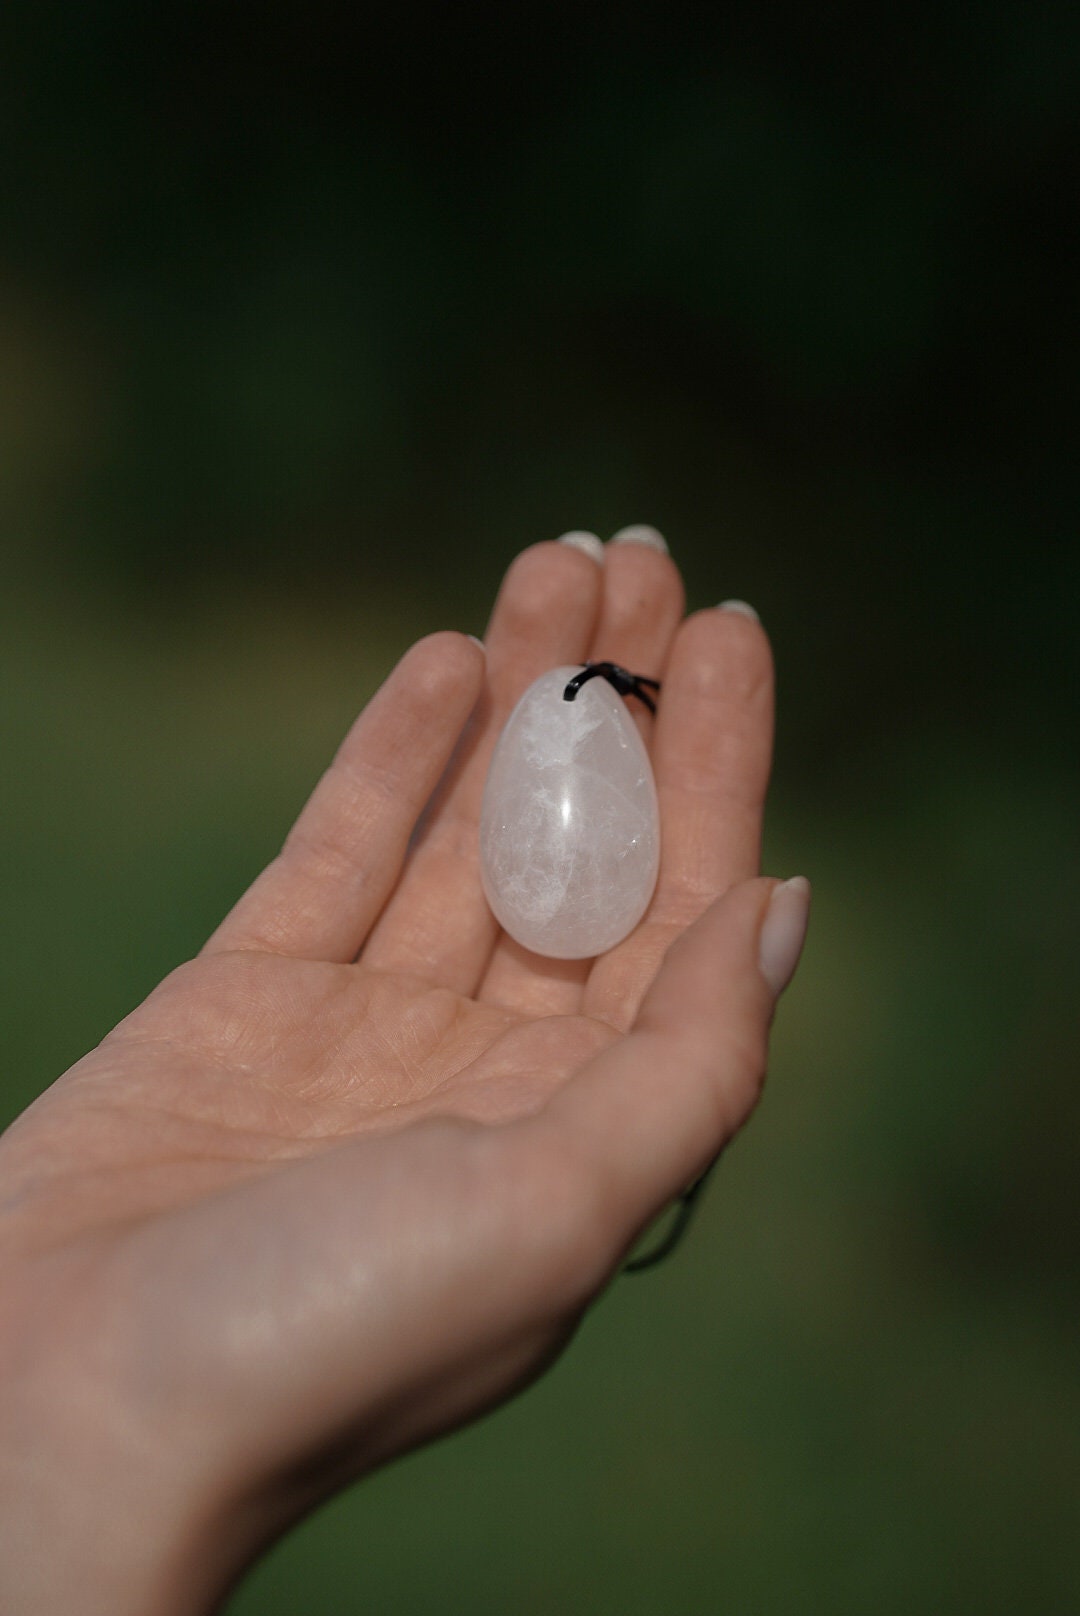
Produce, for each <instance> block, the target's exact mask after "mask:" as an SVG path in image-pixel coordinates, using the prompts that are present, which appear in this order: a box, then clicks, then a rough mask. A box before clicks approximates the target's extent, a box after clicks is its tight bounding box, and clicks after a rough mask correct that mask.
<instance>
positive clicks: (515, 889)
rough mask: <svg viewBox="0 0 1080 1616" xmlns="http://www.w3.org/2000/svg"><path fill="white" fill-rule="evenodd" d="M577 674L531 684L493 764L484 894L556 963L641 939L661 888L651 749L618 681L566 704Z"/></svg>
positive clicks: (483, 832) (485, 820) (585, 689)
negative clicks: (633, 935)
mask: <svg viewBox="0 0 1080 1616" xmlns="http://www.w3.org/2000/svg"><path fill="white" fill-rule="evenodd" d="M579 671H580V664H579V665H578V666H577V667H566V668H553V669H552V670H551V672H550V673H545V674H542V675H541V677H540V678H539V679H537V680H536V682H535V684H532V685H530V686H529V688H528V690H526V692H525V694H524V695H523V696H522V698H521V700H520V701H519V702H518V704H517V706H516V707H515V708H514V710H513V712H512V713H511V715H510V717H509V719H508V720H507V723H506V728H505V729H504V730H503V732H502V735H501V736H500V737H499V742H498V745H497V746H496V748H495V754H494V756H493V757H492V760H491V768H490V770H489V772H488V778H487V785H486V786H485V788H484V801H483V806H482V809H481V814H480V868H481V873H482V878H483V883H484V891H485V893H486V894H487V900H488V902H489V903H490V905H491V907H492V910H493V911H494V914H495V917H496V919H497V920H498V922H499V924H500V925H501V926H502V927H503V929H504V930H505V931H508V932H509V933H510V936H511V937H513V938H515V939H516V940H517V941H518V942H519V943H521V944H523V946H524V947H525V948H530V949H532V950H533V951H534V952H535V953H537V954H547V955H549V956H551V957H552V958H554V959H588V958H590V957H591V956H592V955H594V954H601V953H603V952H604V950H605V949H608V948H611V947H613V946H614V944H616V943H618V942H621V941H622V939H623V938H624V937H625V936H627V934H628V933H629V932H631V931H632V930H633V929H634V927H635V926H636V925H637V923H638V921H639V920H640V919H641V917H642V915H643V914H644V913H645V910H646V908H647V906H648V903H649V899H650V898H651V897H652V892H653V887H654V886H655V885H656V872H657V869H658V866H659V862H660V811H659V807H658V804H657V800H656V784H655V781H654V780H653V772H652V766H651V764H650V763H649V755H648V753H647V752H646V750H645V745H644V742H643V741H642V739H641V736H640V734H639V733H638V730H637V727H636V725H635V724H634V721H633V719H632V718H631V716H630V713H629V711H628V710H627V707H626V704H625V702H624V701H623V699H622V697H621V696H619V695H618V694H617V693H616V692H615V690H613V689H612V687H611V685H609V684H608V682H607V680H606V679H603V678H594V679H590V680H589V681H588V683H586V684H584V685H582V686H581V688H580V689H579V691H578V693H577V696H576V697H575V699H574V700H573V701H564V700H563V691H564V690H565V688H566V684H567V681H568V680H569V679H571V678H572V677H573V676H574V674H575V673H578V672H579Z"/></svg>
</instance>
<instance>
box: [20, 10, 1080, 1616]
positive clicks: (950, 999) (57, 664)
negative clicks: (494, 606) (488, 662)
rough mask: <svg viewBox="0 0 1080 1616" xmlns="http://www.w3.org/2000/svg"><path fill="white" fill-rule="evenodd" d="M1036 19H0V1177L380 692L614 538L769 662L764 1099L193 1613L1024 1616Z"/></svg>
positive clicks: (1043, 340) (1070, 1383)
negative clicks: (633, 1229)
mask: <svg viewBox="0 0 1080 1616" xmlns="http://www.w3.org/2000/svg"><path fill="white" fill-rule="evenodd" d="M1078 66H1080V13H1078V12H1077V9H1076V8H1075V7H1071V8H1066V7H1065V6H1061V7H1059V8H1056V9H1055V8H1053V7H1035V6H1031V5H1026V4H1019V3H1016V4H1012V3H989V4H986V5H983V6H977V7H972V6H968V5H962V4H959V3H958V0H942V3H941V4H938V5H936V6H934V7H933V8H929V7H928V8H925V9H919V8H910V7H901V6H899V5H891V4H890V5H885V6H880V7H875V8H869V7H865V6H855V5H833V6H825V7H815V8H807V7H796V6H789V5H758V6H750V5H746V4H736V5H734V6H731V7H726V8H723V10H721V9H720V8H716V10H715V13H713V14H709V15H703V14H702V13H701V12H700V11H699V9H698V8H696V7H695V8H690V7H687V6H681V7H680V6H679V5H659V4H634V3H632V0H623V3H621V4H618V5H614V4H610V5H590V4H578V5H574V6H566V5H562V4H557V3H548V4H543V5H540V4H535V3H532V0H517V3H516V4H515V5H514V6H513V7H509V6H505V5H502V6H497V5H495V4H487V3H462V4H459V5H456V6H452V7H451V6H443V7H434V6H416V5H413V6H409V5H406V6H404V7H399V8H397V9H396V10H391V8H389V7H382V8H378V9H376V8H368V7H350V6H346V5H342V4H337V5H334V4H326V3H312V4H308V5H306V6H303V7H301V6H298V5H285V4H276V3H266V4H263V5H261V6H260V7H258V8H246V7H218V6H210V5H200V4H186V5H180V4H168V3H162V4H157V5H154V6H152V7H151V6H148V5H145V4H144V5H139V4H134V3H119V0H118V3H111V4H110V3H105V0H94V3H86V4H82V5H79V6H75V5H56V4H50V3H48V0H34V3H32V4H31V3H25V0H8V3H7V4H6V6H5V7H4V11H3V15H2V20H0V128H2V129H3V135H4V142H3V150H4V176H3V183H2V187H0V544H2V566H3V582H2V599H0V667H2V685H0V711H2V715H3V722H2V737H3V741H2V744H3V758H4V764H3V778H4V786H3V791H2V814H3V847H4V853H5V857H4V866H3V904H4V913H5V926H4V931H5V934H6V957H5V968H4V970H3V972H2V975H0V1014H2V1018H3V1035H2V1037H3V1050H4V1056H5V1059H4V1064H3V1074H2V1077H0V1104H2V1110H3V1119H4V1120H7V1119H8V1118H10V1117H11V1116H12V1115H14V1114H15V1113H16V1112H17V1111H18V1110H19V1109H20V1108H21V1107H22V1106H23V1105H24V1104H26V1103H27V1102H28V1101H29V1100H30V1099H31V1098H32V1096H33V1095H34V1094H35V1093H37V1092H38V1091H39V1090H40V1089H41V1088H43V1087H44V1086H45V1085H46V1084H47V1083H48V1082H50V1081H51V1079H52V1078H53V1077H54V1076H55V1075H56V1074H57V1073H58V1072H59V1071H60V1070H62V1069H63V1068H64V1067H65V1066H66V1065H67V1064H69V1063H70V1062H71V1061H72V1060H74V1059H75V1058H76V1057H77V1056H79V1055H80V1054H81V1053H82V1052H83V1051H84V1050H85V1049H86V1048H87V1047H88V1046H90V1045H91V1044H92V1043H94V1042H95V1041H96V1040H97V1039H98V1038H99V1037H100V1036H101V1035H102V1034H103V1033H104V1032H105V1031H106V1030H107V1029H108V1028H109V1026H110V1025H111V1024H112V1023H113V1022H114V1021H115V1020H116V1019H118V1018H119V1017H120V1016H121V1015H122V1014H123V1013H124V1012H125V1011H126V1010H127V1009H128V1008H129V1007H130V1006H131V1005H132V1004H133V1003H134V1002H135V1001H137V1000H138V999H139V998H140V997H141V996H142V995H143V994H144V993H145V992H146V991H147V990H148V989H149V988H150V987H151V986H152V985H153V984H154V982H155V981H156V980H157V979H158V977H159V976H160V975H161V974H162V973H163V972H164V971H166V970H167V969H168V968H169V967H170V966H172V965H173V964H174V963H176V962H177V961H179V960H180V959H182V958H184V957H185V956H187V955H190V954H191V953H192V952H193V951H194V950H195V949H196V948H197V947H198V946H199V944H200V942H201V941H202V939H203V938H204V936H205V935H206V933H207V931H208V930H209V929H210V928H211V927H212V926H213V925H214V923H215V922H216V920H217V919H218V918H219V917H220V915H221V914H222V913H223V911H224V910H225V909H226V907H227V906H228V905H229V903H230V901H231V900H232V899H233V897H234V896H235V895H236V894H237V893H238V892H239V891H240V889H241V888H242V887H243V885H244V884H245V883H246V881H247V880H248V879H249V878H250V877H251V876H252V875H253V874H254V873H255V871H256V870H257V869H258V868H259V867H260V865H261V864H262V862H263V861H264V860H265V859H266V858H267V856H268V855H270V854H271V853H272V852H273V851H274V850H275V849H276V847H277V845H278V842H279V840H280V838H281V836H282V834H283V832H284V830H285V828H286V826H287V825H288V823H289V820H290V818H291V816H292V815H293V814H294V812H295V810H296V809H297V807H298V805H299V804H300V802H301V801H302V799H303V797H304V795H305V793H306V790H307V789H308V786H309V785H310V783H311V781H312V780H313V779H314V777H315V775H316V773H317V772H318V770H319V769H320V768H321V766H322V765H323V763H324V761H325V760H326V758H327V756H328V754H329V753H330V751H331V749H332V748H333V747H334V745H335V744H336V742H337V740H338V739H339V737H340V735H341V734H342V732H343V731H344V729H345V727H346V726H347V724H348V723H349V721H350V719H351V717H352V716H353V714H354V713H355V711H356V709H357V708H358V706H359V705H360V704H361V703H362V702H363V700H364V699H365V697H366V696H367V695H368V694H369V693H370V691H371V690H372V689H373V688H374V686H375V684H376V683H377V682H378V680H379V679H380V678H381V677H382V676H383V674H384V673H385V672H386V670H387V669H388V668H389V666H390V664H391V663H392V661H393V659H394V658H395V657H396V656H397V655H398V654H399V652H400V651H401V650H402V649H403V648H404V647H405V646H406V645H407V644H408V643H409V642H410V641H411V640H413V639H414V638H416V637H417V636H418V635H420V634H421V633H423V632H425V631H427V630H428V629H431V628H433V627H436V626H444V625H448V626H457V627H460V628H463V629H468V630H473V631H476V630H479V629H481V628H482V626H483V622H484V619H485V615H486V610H487V606H488V603H489V601H490V598H491V595H492V592H493V590H494V588H495V586H496V583H497V581H498V578H499V576H500V574H501V571H502V569H503V567H504V566H505V564H506V563H507V562H508V561H509V559H510V558H511V557H512V555H513V554H514V553H515V552H516V551H517V550H518V549H520V548H521V547H523V546H524V545H525V544H527V543H530V542H532V541H533V540H535V539H538V538H545V537H554V536H555V535H556V534H558V533H559V532H561V531H563V530H564V529H566V528H569V527H589V528H595V529H596V530H597V531H598V532H600V533H601V534H607V533H610V532H611V531H612V530H613V529H614V528H616V527H618V526H621V525H623V524H624V523H627V522H636V521H648V522H653V523H655V524H657V525H658V526H659V527H660V528H661V529H662V530H663V531H664V532H665V533H666V534H667V536H668V539H669V542H670V544H671V547H672V550H673V552H674V554H675V556H676V557H677V559H678V560H679V561H680V562H681V564H682V565H683V568H684V571H685V574H686V577H687V582H688V589H689V594H690V600H691V604H692V605H695V606H697V605H705V604H710V603H713V602H715V601H717V600H719V599H721V598H723V597H726V596H731V595H739V596H743V597H745V598H747V599H749V600H751V601H753V602H754V603H755V605H756V606H757V607H758V609H759V610H760V612H761V614H762V617H763V619H764V621H765V623H766V625H767V626H768V628H769V629H770V631H771V633H772V634H773V637H774V641H775V646H776V653H777V661H778V668H779V679H780V718H779V734H778V742H779V752H778V764H777V771H776V778H775V789H774V793H773V798H772V803H771V813H770V820H769V829H768V859H767V865H768V868H769V869H770V870H774V871H777V872H779V873H783V874H788V873H792V872H794V871H795V870H805V871H806V872H807V873H808V874H809V875H810V876H811V877H812V878H813V880H814V883H815V889H816V909H815V915H814V923H813V928H812V935H811V943H810V947H809V951H808V954H807V957H806V961H805V966H804V969H803V971H802V973H801V975H800V978H799V980H798V982H797V984H796V986H795V987H794V988H793V989H792V991H791V994H790V996H789V999H788V1000H787V1002H786V1003H785V1005H784V1009H783V1013H782V1014H781V1016H780V1019H779V1023H778V1028H777V1034H776V1043H775V1060H774V1066H773V1073H772V1078H771V1084H770V1089H769V1093H768V1097H767V1101H766V1103H765V1105H764V1107H763V1109H762V1111H761V1113H760V1114H759V1117H758V1119H757V1120H756V1121H755V1123H754V1125H753V1127H752V1128H751V1130H750V1131H749V1133H748V1134H747V1136H746V1137H745V1139H743V1140H741V1141H740V1143H739V1144H738V1146H737V1147H736V1148H735V1149H734V1150H733V1151H732V1152H731V1153H730V1155H729V1157H728V1158H727V1159H726V1161H725V1164H724V1167H723V1169H722V1171H721V1172H720V1173H719V1174H718V1175H717V1178H716V1180H715V1182H714V1184H713V1186H712V1188H711V1191H710V1195H709V1198H708V1202H707V1204H706V1206H705V1208H704V1210H703V1212H702V1214H701V1216H700V1221H699V1222H698V1224H697V1226H696V1228H695V1230H694V1233H693V1238H692V1240H691V1241H690V1243H689V1245H688V1246H687V1248H686V1249H685V1251H683V1252H682V1253H680V1255H679V1257H678V1258H677V1259H676V1260H675V1261H674V1262H673V1263H672V1264H671V1266H670V1267H669V1268H667V1269H666V1270H662V1271H659V1272H657V1273H656V1274H655V1275H653V1276H652V1277H650V1278H649V1279H647V1280H646V1279H640V1280H624V1281H622V1282H620V1283H618V1284H617V1285H616V1286H615V1287H614V1289H613V1290H612V1292H611V1293H610V1295H609V1296H608V1297H607V1298H606V1299H605V1301H604V1302H603V1303H602V1305H601V1306H600V1307H599V1308H598V1310H597V1311H596V1313H595V1315H594V1316H593V1317H592V1318H591V1319H590V1320H589V1322H588V1323H587V1324H586V1326H585V1327H584V1329H583V1331H582V1334H581V1336H580V1338H579V1340H578V1341H577V1343H576V1344H575V1346H574V1348H573V1349H572V1351H571V1352H570V1354H569V1356H568V1357H567V1358H566V1359H565V1361H564V1362H563V1363H562V1364H561V1365H560V1366H559V1367H558V1368H557V1369H556V1370H555V1371H554V1372H553V1373H552V1374H551V1375H550V1376H549V1377H548V1378H547V1379H546V1380H545V1381H544V1382H543V1383H542V1384H541V1385H540V1386H539V1387H537V1388H535V1389H534V1390H532V1391H531V1392H529V1393H528V1394H527V1395H526V1396H525V1397H524V1398H522V1399H521V1400H519V1401H518V1402H517V1403H516V1404H515V1405H514V1406H512V1407H511V1408H510V1409H508V1410H505V1411H503V1412H502V1413H500V1414H498V1415H497V1416H495V1417H493V1418H491V1419H490V1420H488V1421H486V1422H484V1423H483V1424H482V1425H481V1426H479V1427H478V1428H476V1429H474V1430H472V1431H469V1432H467V1433H464V1434H462V1435H460V1436H458V1437H455V1438H453V1439H452V1440H450V1441H448V1442H446V1443H444V1444H442V1445H440V1446H439V1447H437V1448H436V1449H434V1450H432V1451H430V1452H426V1453H423V1454H420V1455H417V1456H415V1457H413V1458H410V1459H409V1460H407V1461H405V1462H404V1463H402V1464H399V1465H398V1466H397V1467H395V1468H393V1469H392V1470H391V1471H389V1472H388V1473H386V1474H384V1475H381V1476H379V1477H376V1478H375V1479H373V1480H370V1481H368V1482H366V1483H365V1484H363V1486H361V1487H359V1488H357V1489H355V1490H354V1491H353V1492H352V1493H351V1494H349V1495H348V1496H346V1497H345V1498H343V1499H341V1500H340V1501H338V1502H337V1503H335V1504H334V1505H332V1506H331V1507H329V1508H328V1509H326V1510H325V1511H323V1512H322V1513H321V1514H320V1515H319V1516H318V1517H317V1518H316V1519H315V1520H313V1521H312V1522H310V1523H309V1524H308V1525H307V1526H305V1527H304V1528H303V1529H302V1530H300V1531H298V1532H297V1533H295V1534H294V1535H293V1536H292V1537H291V1538H290V1539H289V1540H288V1541H287V1542H286V1543H285V1544H284V1545H283V1546H282V1547H281V1548H280V1549H278V1550H277V1551H276V1552H274V1553H273V1554H272V1555H271V1556H270V1557H269V1558H268V1560H267V1561H266V1562H265V1563H264V1564H263V1565H262V1566H260V1567H259V1568H258V1569H257V1570H256V1572H255V1573H254V1574H253V1575H252V1576H251V1578H250V1579H249V1581H248V1582H247V1583H246V1585H245V1586H244V1587H243V1588H242V1589H241V1590H240V1591H239V1593H238V1594H237V1595H236V1597H235V1599H234V1601H233V1603H232V1605H231V1606H230V1611H231V1613H232V1616H254V1613H265V1616H273V1613H278V1612H282V1613H284V1612H290V1613H292V1612H296V1611H300V1610H304V1611H318V1612H321V1613H327V1616H337V1613H342V1616H344V1613H352V1612H355V1611H357V1610H360V1609H371V1610H376V1611H379V1612H383V1613H388V1616H393V1613H398V1612H401V1613H411V1612H426V1611H430V1610H433V1609H450V1610H461V1611H468V1612H470V1613H475V1616H482V1613H492V1616H496V1613H497V1616H504V1613H506V1612H508V1611H513V1612H515V1613H521V1616H533V1613H535V1616H549V1613H550V1616H554V1613H556V1612H559V1613H561V1612H565V1611H589V1612H598V1613H602V1612H609V1611H610V1612H612V1613H618V1616H666V1613H669V1612H673V1611H677V1610H687V1609H690V1610H709V1611H714V1610H715V1611H717V1612H728V1611H730V1612H739V1613H751V1616H757V1613H762V1616H765V1613H769V1616H772V1613H777V1616H789V1613H790V1616H807V1613H810V1612H822V1613H829V1616H847V1613H851V1616H855V1613H858V1616H864V1613H866V1612H868V1611H874V1612H879V1613H891V1612H896V1613H898V1616H899V1613H901V1612H902V1613H905V1616H907V1613H909V1612H911V1611H913V1610H916V1611H923V1610H934V1611H948V1612H958V1613H959V1612H968V1611H970V1612H973V1613H974V1612H978V1613H980V1616H985V1613H988V1612H997V1611H1001V1612H1010V1613H1014V1612H1016V1611H1024V1612H1029V1611H1038V1612H1047V1613H1058V1612H1061V1613H1065V1612H1068V1611H1071V1610H1075V1609H1077V1608H1080V1573H1078V1571H1077V1564H1076V1544H1077V1541H1078V1532H1080V1519H1078V1517H1080V1508H1078V1501H1077V1477H1078V1468H1080V1372H1078V1367H1077V1345H1078V1342H1077V1333H1078V1332H1077V1284H1076V1274H1077V1267H1078V1261H1077V1259H1078V1257H1080V1249H1078V1248H1080V1173H1078V1171H1077V1155H1078V1151H1077V1140H1078V1136H1080V1084H1078V1081H1077V1080H1078V1078H1080V1061H1078V1058H1077V1046H1078V1033H1080V1027H1078V1013H1077V990H1076V986H1075V971H1074V966H1075V960H1076V956H1077V945H1078V942H1080V835H1078V829H1077V809H1078V804H1080V792H1078V780H1077V774H1078V766H1077V747H1076V735H1077V733H1078V730H1077V728H1076V721H1077V716H1078V715H1077V712H1076V690H1077V679H1078V673H1080V668H1078V665H1077V664H1078V658H1077V651H1076V630H1075V620H1076V609H1077V586H1078V581H1080V580H1078V570H1080V569H1078V565H1077V546H1076V529H1075V515H1076V504H1075V498H1074V496H1075V483H1074V473H1075V460H1076V429H1077V420H1078V415H1077V410H1076V404H1077V397H1076V394H1077V377H1078V375H1080V353H1078V347H1080V341H1078V333H1080V320H1078V313H1080V311H1078V308H1077V285H1078V281H1080V273H1078V272H1080V263H1078V257H1080V254H1078V252H1077V245H1076V242H1077V238H1076V233H1075V232H1076V213H1077V210H1076V197H1077V191H1076V187H1075V178H1076V172H1077V166H1078V165H1077V156H1078V152H1080V142H1078V139H1077V136H1078V120H1077V98H1076V94H1075V87H1076V83H1077V68H1078Z"/></svg>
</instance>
